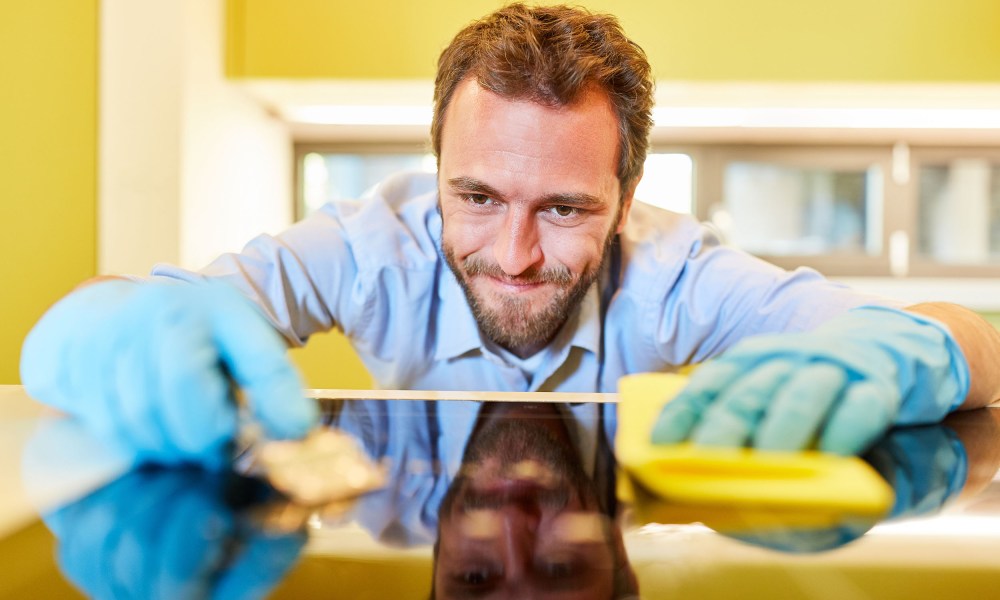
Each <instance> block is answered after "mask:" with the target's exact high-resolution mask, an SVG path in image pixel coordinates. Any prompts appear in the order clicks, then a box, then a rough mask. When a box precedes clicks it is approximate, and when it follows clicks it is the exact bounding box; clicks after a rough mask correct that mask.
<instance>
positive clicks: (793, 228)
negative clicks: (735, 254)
mask: <svg viewBox="0 0 1000 600" xmlns="http://www.w3.org/2000/svg"><path fill="white" fill-rule="evenodd" d="M881 199H882V176H881V170H880V169H879V168H878V167H875V166H872V167H870V168H868V169H857V170H849V169H847V170H839V169H827V168H802V167H794V166H788V165H779V164H771V163H763V162H732V163H729V164H728V165H726V169H725V175H724V180H723V201H722V204H721V207H717V209H716V210H715V211H714V212H713V215H712V220H713V221H714V222H715V223H716V225H717V226H719V227H720V229H722V230H723V233H724V234H725V235H726V237H727V238H728V241H729V242H730V243H732V244H734V245H736V246H739V247H741V248H743V249H745V250H747V251H749V252H753V253H755V254H765V255H771V256H793V255H796V256H797V255H816V254H827V253H850V254H868V255H877V254H879V253H880V252H881V228H882V221H881V204H882V200H881Z"/></svg>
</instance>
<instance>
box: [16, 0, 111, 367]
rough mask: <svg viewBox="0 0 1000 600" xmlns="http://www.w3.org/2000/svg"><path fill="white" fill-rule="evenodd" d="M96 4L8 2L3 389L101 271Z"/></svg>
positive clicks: (86, 0) (91, 0)
mask: <svg viewBox="0 0 1000 600" xmlns="http://www.w3.org/2000/svg"><path fill="white" fill-rule="evenodd" d="M97 10H98V3H97V0H31V1H30V2H21V1H17V0H4V2H2V3H0V226H2V227H3V233H2V235H0V257H2V259H0V261H2V262H0V281H3V282H4V288H3V292H2V294H0V314H2V315H3V317H2V320H0V384H4V383H6V384H9V383H18V382H19V377H18V374H17V363H18V357H19V356H20V347H21V341H22V339H23V338H24V335H25V334H26V333H27V332H28V330H29V328H30V327H31V325H32V324H33V323H34V322H35V321H36V320H37V319H38V317H39V316H41V314H42V312H43V311H44V310H45V309H46V308H47V307H48V306H50V305H51V304H52V303H53V302H54V301H55V300H56V299H58V298H59V297H60V296H62V295H63V294H65V293H66V292H68V291H69V290H70V289H72V287H73V286H74V285H76V284H77V283H78V282H80V281H81V280H83V279H86V278H88V277H90V276H92V275H93V274H94V273H95V270H96V261H97V258H96V256H97V252H96V227H97V226H96V219H97V216H96V205H97V28H98V25H97V23H98V19H97V15H98V13H97Z"/></svg>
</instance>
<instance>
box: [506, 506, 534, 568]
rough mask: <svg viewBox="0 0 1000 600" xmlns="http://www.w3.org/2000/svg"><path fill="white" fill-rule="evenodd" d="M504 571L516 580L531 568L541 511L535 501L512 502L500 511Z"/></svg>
mask: <svg viewBox="0 0 1000 600" xmlns="http://www.w3.org/2000/svg"><path fill="white" fill-rule="evenodd" d="M501 518H502V519H503V534H502V542H501V543H502V547H503V550H502V552H503V555H504V565H505V571H506V574H507V576H508V578H509V579H513V580H515V581H516V580H518V579H520V578H522V577H524V576H525V574H526V573H527V572H528V571H529V570H530V569H531V564H532V559H533V557H534V552H533V550H534V547H535V544H536V543H537V535H538V525H539V521H540V520H541V512H540V509H539V507H538V505H537V503H532V502H514V503H512V504H509V505H508V506H506V507H505V508H504V509H503V510H502V511H501Z"/></svg>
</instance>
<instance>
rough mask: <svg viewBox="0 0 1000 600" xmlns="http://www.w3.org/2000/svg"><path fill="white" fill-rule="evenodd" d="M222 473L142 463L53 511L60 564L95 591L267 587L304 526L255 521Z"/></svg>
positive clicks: (260, 592) (255, 594) (223, 594)
mask: <svg viewBox="0 0 1000 600" xmlns="http://www.w3.org/2000/svg"><path fill="white" fill-rule="evenodd" d="M225 475H226V474H223V473H219V472H207V471H201V470H197V469H142V470H138V471H133V472H131V473H129V474H127V475H125V476H124V477H122V478H121V479H119V480H117V481H115V482H113V483H111V484H110V485H108V486H107V487H105V488H102V489H100V490H98V491H97V492H94V493H93V494H91V495H89V496H87V497H86V498H83V499H82V500H80V501H78V502H75V503H74V504H71V505H69V506H66V507H63V508H61V509H59V510H57V511H55V512H54V513H52V514H50V515H48V516H47V517H46V519H45V521H46V523H47V524H48V525H49V527H50V528H51V529H52V532H53V533H54V534H55V536H56V537H57V538H58V539H59V547H58V560H59V565H60V568H61V569H62V571H63V573H64V574H65V575H66V577H67V578H68V579H69V580H71V581H72V582H73V583H74V584H75V585H76V586H78V587H79V588H80V589H82V590H83V591H84V592H85V593H86V594H87V595H88V596H89V597H92V598H137V599H138V598H142V599H145V598H208V597H213V598H259V597H263V596H265V595H266V594H267V592H268V591H269V590H271V589H272V588H273V587H274V586H275V585H277V583H278V582H279V581H280V580H281V578H282V576H283V575H284V574H285V572H287V571H288V569H289V568H290V567H291V566H292V564H294V562H295V560H296V559H297V557H298V555H299V552H300V551H301V548H302V546H303V544H304V543H305V539H306V536H305V534H304V533H302V532H301V531H299V532H296V533H292V534H276V533H266V532H262V531H259V530H255V529H254V528H252V527H248V526H247V524H246V522H245V521H243V520H241V519H240V518H239V516H238V515H236V514H234V513H233V511H232V510H231V509H230V508H229V507H227V506H226V505H225V504H224V503H223V500H222V497H223V494H224V492H225V489H224V486H223V484H222V479H223V477H224V476H225ZM241 491H244V492H245V491H246V490H241Z"/></svg>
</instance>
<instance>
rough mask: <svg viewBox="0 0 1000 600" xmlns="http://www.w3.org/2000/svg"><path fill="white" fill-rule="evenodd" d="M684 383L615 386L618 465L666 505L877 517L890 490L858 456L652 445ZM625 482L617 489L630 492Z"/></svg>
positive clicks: (655, 379)
mask: <svg viewBox="0 0 1000 600" xmlns="http://www.w3.org/2000/svg"><path fill="white" fill-rule="evenodd" d="M686 382H687V378H686V377H683V376H681V375H670V374H659V373H657V374H642V375H630V376H627V377H623V378H622V379H621V380H620V381H619V382H618V398H619V405H618V432H617V435H616V439H615V448H616V454H617V456H618V461H619V464H620V465H621V466H622V468H623V469H624V470H625V472H626V473H627V474H628V475H629V476H630V478H631V479H632V480H634V481H635V482H637V483H639V484H640V485H641V486H642V487H643V488H645V489H646V490H648V491H649V492H651V493H653V494H655V495H656V496H658V497H660V498H662V499H663V500H667V501H670V502H676V503H684V504H698V505H701V506H706V507H708V506H721V505H729V506H732V505H739V506H742V507H746V508H775V509H805V510H813V509H815V510H822V511H831V512H841V511H842V512H843V513H845V514H847V513H849V514H853V515H882V514H884V513H886V512H887V511H888V510H889V507H890V506H891V505H892V501H893V492H892V490H891V489H890V488H889V486H888V485H886V483H885V481H883V480H882V478H881V477H879V475H878V474H877V473H876V472H875V471H874V470H873V469H872V468H871V467H870V466H868V464H867V463H865V462H864V461H862V460H861V459H859V458H857V457H842V456H836V455H832V454H826V453H822V452H817V451H812V450H804V451H799V452H776V451H763V450H751V449H748V448H713V447H705V446H695V445H692V444H689V443H682V444H671V445H654V444H652V443H650V441H649V440H650V432H651V430H652V427H653V423H654V422H655V421H656V418H657V416H658V415H659V413H660V410H661V409H662V408H663V405H664V404H666V403H667V402H668V401H669V400H671V399H672V398H673V397H674V396H676V395H677V393H678V392H680V390H681V388H683V387H684V384H685V383H686ZM627 487H628V486H627V485H626V486H625V487H624V488H623V489H622V491H623V492H625V493H627V492H628V489H627Z"/></svg>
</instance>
